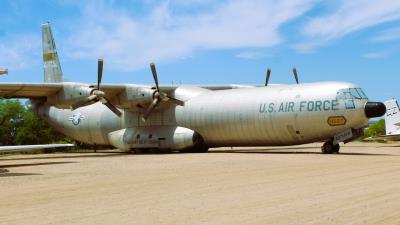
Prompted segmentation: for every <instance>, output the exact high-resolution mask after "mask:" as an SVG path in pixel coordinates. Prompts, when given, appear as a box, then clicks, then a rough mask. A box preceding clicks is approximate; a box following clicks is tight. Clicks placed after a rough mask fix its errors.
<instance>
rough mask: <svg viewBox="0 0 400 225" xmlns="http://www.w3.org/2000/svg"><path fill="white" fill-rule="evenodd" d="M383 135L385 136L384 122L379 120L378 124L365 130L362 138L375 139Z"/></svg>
mask: <svg viewBox="0 0 400 225" xmlns="http://www.w3.org/2000/svg"><path fill="white" fill-rule="evenodd" d="M385 134H386V129H385V120H384V119H381V120H379V121H378V122H376V123H374V124H372V125H370V126H369V127H368V128H367V129H365V131H364V138H369V137H376V136H379V135H385Z"/></svg>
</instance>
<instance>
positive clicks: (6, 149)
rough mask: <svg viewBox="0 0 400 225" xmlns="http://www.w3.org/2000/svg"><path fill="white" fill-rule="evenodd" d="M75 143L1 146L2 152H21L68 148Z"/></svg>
mask: <svg viewBox="0 0 400 225" xmlns="http://www.w3.org/2000/svg"><path fill="white" fill-rule="evenodd" d="M73 146H74V144H46V145H14V146H0V152H21V151H32V150H37V149H47V148H66V147H73Z"/></svg>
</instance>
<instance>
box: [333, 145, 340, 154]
mask: <svg viewBox="0 0 400 225" xmlns="http://www.w3.org/2000/svg"><path fill="white" fill-rule="evenodd" d="M339 151H340V145H339V144H336V145H333V152H334V153H339Z"/></svg>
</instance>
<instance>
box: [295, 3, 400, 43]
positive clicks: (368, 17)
mask: <svg viewBox="0 0 400 225" xmlns="http://www.w3.org/2000/svg"><path fill="white" fill-rule="evenodd" d="M338 5H339V6H338V8H337V9H336V10H334V11H333V12H331V13H328V14H327V15H322V16H319V17H314V18H311V19H310V20H309V21H308V22H307V23H306V24H305V25H304V26H303V27H302V33H303V34H304V35H305V36H306V37H307V38H310V40H308V41H305V42H304V43H300V44H298V45H296V46H295V48H296V49H298V50H299V51H312V49H313V48H315V47H318V46H321V45H324V44H327V43H328V42H330V41H332V40H335V39H338V38H341V37H343V36H346V35H348V34H350V33H352V32H356V31H359V30H362V29H365V28H368V27H371V26H375V25H378V24H382V23H385V22H389V21H395V20H399V19H400V1H393V0H380V1H375V0H352V1H348V0H341V1H340V3H339V4H338Z"/></svg>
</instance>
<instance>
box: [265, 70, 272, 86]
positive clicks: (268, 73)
mask: <svg viewBox="0 0 400 225" xmlns="http://www.w3.org/2000/svg"><path fill="white" fill-rule="evenodd" d="M270 77H271V69H270V68H268V69H267V78H266V79H265V87H266V86H268V82H269V78H270Z"/></svg>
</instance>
